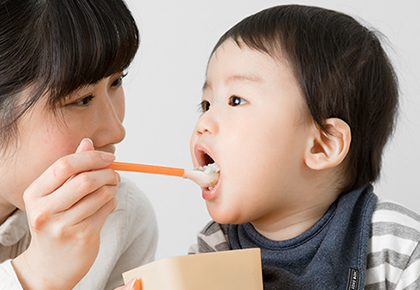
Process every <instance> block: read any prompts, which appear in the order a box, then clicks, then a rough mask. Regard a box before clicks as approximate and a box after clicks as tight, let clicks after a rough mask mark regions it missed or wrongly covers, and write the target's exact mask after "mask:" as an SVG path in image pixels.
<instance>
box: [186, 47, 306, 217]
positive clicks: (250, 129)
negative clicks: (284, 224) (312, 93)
mask: <svg viewBox="0 0 420 290" xmlns="http://www.w3.org/2000/svg"><path fill="white" fill-rule="evenodd" d="M202 107H203V114H202V115H201V117H200V119H199V120H198V122H197V125H196V128H195V130H194V133H193V136H192V138H191V154H192V159H193V162H194V165H195V166H203V165H206V164H208V163H213V162H215V163H216V164H217V165H218V166H219V168H220V180H219V182H218V184H217V185H216V186H215V187H214V188H213V189H212V190H209V189H206V188H204V189H203V190H202V196H203V198H204V199H205V200H206V202H207V208H208V210H209V213H210V215H211V216H212V217H213V219H215V220H216V221H218V222H220V223H244V222H255V223H257V222H259V221H267V222H269V220H272V219H274V220H277V218H278V216H277V215H279V214H283V213H285V211H287V210H290V208H294V205H295V204H297V203H299V202H300V200H301V198H302V196H301V195H300V192H301V190H302V187H301V180H302V178H303V177H304V176H303V175H304V174H305V172H304V170H303V169H302V168H303V167H304V166H303V157H302V156H303V154H304V151H305V149H306V148H307V147H308V142H310V138H308V135H310V134H309V132H310V131H311V130H314V126H313V123H312V122H310V121H309V120H310V118H307V117H306V118H305V114H307V110H308V109H307V107H306V104H305V101H304V99H303V97H302V95H301V92H300V89H299V86H298V84H297V81H296V79H295V77H294V75H293V72H292V70H291V69H290V67H289V66H288V65H286V64H285V63H282V62H281V61H279V60H275V59H273V58H272V57H270V56H269V55H267V54H265V53H262V52H259V51H257V50H251V49H249V48H248V47H247V46H245V45H243V46H242V48H239V47H238V46H237V45H236V44H235V43H234V42H233V41H232V40H228V41H226V42H225V43H224V44H223V45H222V46H221V47H219V49H218V50H217V51H216V53H215V54H214V55H213V56H212V58H211V60H210V63H209V66H208V71H207V79H206V83H205V85H204V91H203V98H202Z"/></svg>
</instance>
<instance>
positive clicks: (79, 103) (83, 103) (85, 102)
mask: <svg viewBox="0 0 420 290" xmlns="http://www.w3.org/2000/svg"><path fill="white" fill-rule="evenodd" d="M94 97H95V96H94V95H89V96H86V97H84V98H82V99H80V100H78V101H76V102H74V103H71V104H70V105H76V106H83V107H84V106H87V105H88V104H89V103H90V102H91V101H92V99H93V98H94Z"/></svg>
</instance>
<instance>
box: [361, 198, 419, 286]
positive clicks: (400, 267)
mask: <svg viewBox="0 0 420 290" xmlns="http://www.w3.org/2000/svg"><path fill="white" fill-rule="evenodd" d="M365 289H366V290H385V289H386V290H412V289H420V216H419V215H418V214H416V213H415V212H413V211H410V210H409V209H406V208H405V207H403V206H401V205H399V204H396V203H393V202H379V203H378V204H377V206H376V208H375V211H374V213H373V216H372V224H371V233H370V239H369V248H368V256H367V269H366V281H365Z"/></svg>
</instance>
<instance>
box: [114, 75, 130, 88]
mask: <svg viewBox="0 0 420 290" xmlns="http://www.w3.org/2000/svg"><path fill="white" fill-rule="evenodd" d="M126 75H127V74H123V75H122V76H120V77H119V78H118V79H116V80H115V81H113V82H112V84H111V87H119V86H121V85H122V81H123V78H125V76H126Z"/></svg>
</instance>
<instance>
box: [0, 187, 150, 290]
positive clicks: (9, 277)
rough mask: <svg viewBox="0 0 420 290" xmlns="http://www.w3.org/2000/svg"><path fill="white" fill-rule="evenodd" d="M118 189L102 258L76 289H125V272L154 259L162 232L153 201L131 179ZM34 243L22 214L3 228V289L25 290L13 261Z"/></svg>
mask: <svg viewBox="0 0 420 290" xmlns="http://www.w3.org/2000/svg"><path fill="white" fill-rule="evenodd" d="M118 189H119V191H118V194H117V196H116V199H117V201H118V205H117V208H116V209H115V211H114V212H113V213H111V214H110V215H109V216H108V218H107V219H106V221H105V223H104V226H103V228H102V231H101V245H100V249H99V254H98V257H97V258H96V260H95V263H94V264H93V266H92V268H91V269H90V271H89V272H88V273H87V274H86V276H85V277H84V278H83V279H82V280H81V281H80V282H79V284H77V285H76V287H75V288H74V289H84V290H85V289H89V290H95V289H98V290H99V289H100V290H103V289H106V290H108V289H110V290H111V289H112V290H113V289H114V288H116V287H118V286H121V285H123V280H122V276H121V274H122V273H123V272H125V271H128V270H131V269H133V268H135V267H138V266H140V265H143V264H146V263H149V262H151V261H153V259H154V254H155V250H156V245H157V232H158V231H157V222H156V217H155V214H154V211H153V208H152V206H151V204H150V202H149V200H148V199H147V197H146V196H145V195H144V194H143V193H142V192H141V191H140V190H139V189H138V188H137V187H136V186H135V185H134V184H133V183H132V182H129V181H128V180H127V179H123V181H122V182H121V183H120V184H119V185H118ZM30 239H31V237H30V232H29V228H28V223H27V219H26V214H25V212H23V211H21V210H17V211H15V212H14V213H13V215H11V216H10V217H9V218H8V219H7V220H6V221H5V222H4V223H3V224H2V225H0V262H1V264H0V289H8V290H22V287H21V285H20V283H19V281H18V279H17V276H16V274H15V272H14V269H13V267H12V264H11V262H10V261H11V259H13V258H15V257H16V256H18V255H19V254H21V253H22V252H24V251H25V250H26V249H27V248H28V246H29V243H30ZM69 254H71V253H69Z"/></svg>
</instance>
